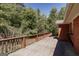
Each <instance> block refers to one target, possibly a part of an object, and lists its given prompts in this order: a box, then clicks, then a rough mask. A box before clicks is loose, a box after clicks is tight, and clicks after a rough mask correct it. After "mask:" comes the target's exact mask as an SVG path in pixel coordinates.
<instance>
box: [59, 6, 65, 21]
mask: <svg viewBox="0 0 79 59" xmlns="http://www.w3.org/2000/svg"><path fill="white" fill-rule="evenodd" d="M64 14H65V7H62V8H61V10H60V11H59V14H58V20H63V19H64Z"/></svg>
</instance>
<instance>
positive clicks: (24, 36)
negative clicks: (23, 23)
mask: <svg viewBox="0 0 79 59" xmlns="http://www.w3.org/2000/svg"><path fill="white" fill-rule="evenodd" d="M45 34H51V33H50V32H47V33H40V34H35V35H31V36H26V35H23V36H18V37H12V38H3V39H0V41H6V40H13V39H21V38H35V37H37V36H42V35H45Z"/></svg>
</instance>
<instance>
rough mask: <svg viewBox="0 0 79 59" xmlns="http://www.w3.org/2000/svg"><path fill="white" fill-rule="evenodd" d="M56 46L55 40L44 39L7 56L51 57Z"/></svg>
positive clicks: (50, 38) (51, 38)
mask: <svg viewBox="0 0 79 59" xmlns="http://www.w3.org/2000/svg"><path fill="white" fill-rule="evenodd" d="M56 44H57V40H56V39H53V37H46V38H44V39H42V40H40V41H38V42H35V43H33V44H31V45H29V46H27V47H26V48H23V49H20V50H18V51H16V52H13V53H11V54H9V55H8V56H52V55H53V53H54V50H55V47H56Z"/></svg>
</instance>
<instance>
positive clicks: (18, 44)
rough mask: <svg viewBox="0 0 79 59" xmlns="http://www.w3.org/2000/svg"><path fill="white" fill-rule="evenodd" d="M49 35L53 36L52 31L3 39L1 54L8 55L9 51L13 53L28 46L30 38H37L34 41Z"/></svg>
mask: <svg viewBox="0 0 79 59" xmlns="http://www.w3.org/2000/svg"><path fill="white" fill-rule="evenodd" d="M47 36H51V33H44V34H38V35H34V36H21V37H13V38H6V39H1V40H0V55H8V54H9V53H12V52H14V51H16V50H18V49H21V48H25V47H26V46H27V45H26V43H27V42H26V41H27V39H28V40H29V39H33V38H35V41H34V42H36V41H39V40H40V39H42V38H44V37H47ZM38 39H39V40H38ZM28 45H29V44H28Z"/></svg>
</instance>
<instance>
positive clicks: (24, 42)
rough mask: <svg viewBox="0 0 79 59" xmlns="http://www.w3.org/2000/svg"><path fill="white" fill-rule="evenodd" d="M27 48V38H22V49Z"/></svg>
mask: <svg viewBox="0 0 79 59" xmlns="http://www.w3.org/2000/svg"><path fill="white" fill-rule="evenodd" d="M25 47H26V38H25V37H23V38H22V48H25Z"/></svg>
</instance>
